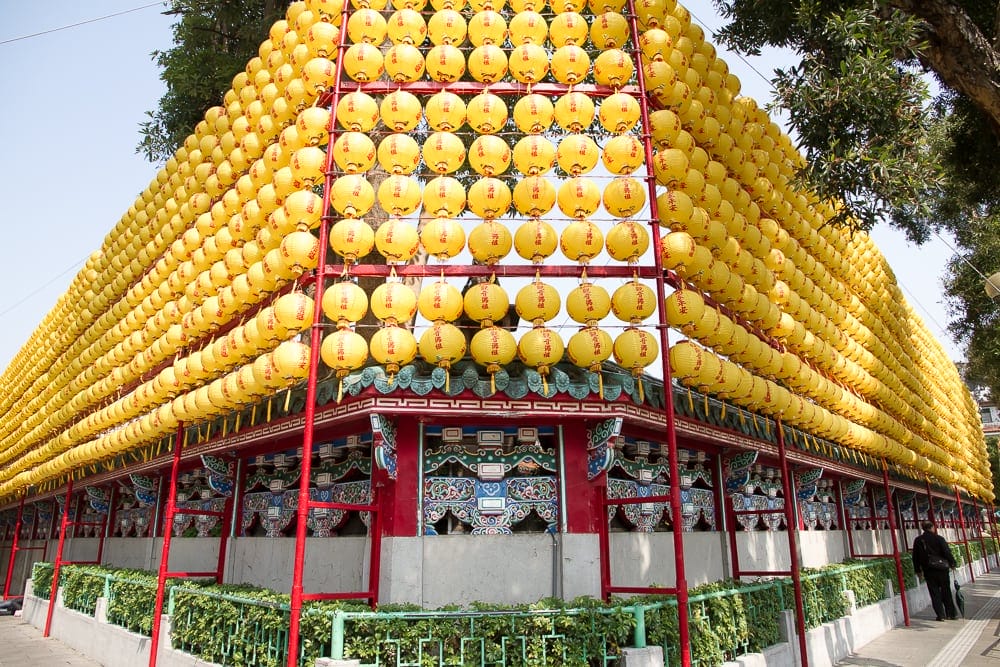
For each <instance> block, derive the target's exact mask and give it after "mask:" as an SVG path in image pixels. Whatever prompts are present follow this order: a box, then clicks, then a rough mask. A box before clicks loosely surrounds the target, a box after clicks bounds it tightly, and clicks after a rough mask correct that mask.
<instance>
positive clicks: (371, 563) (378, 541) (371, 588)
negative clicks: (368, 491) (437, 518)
mask: <svg viewBox="0 0 1000 667" xmlns="http://www.w3.org/2000/svg"><path fill="white" fill-rule="evenodd" d="M372 472H374V470H372ZM380 488H382V487H381V486H378V487H376V486H375V485H374V484H372V500H371V504H372V505H374V506H376V507H378V511H376V512H372V514H371V519H370V520H369V523H371V528H369V533H370V535H371V538H370V539H371V550H372V555H371V557H370V558H369V559H368V594H369V595H370V596H371V605H372V607H374V606H375V603H376V601H377V600H378V591H379V577H380V576H381V574H382V558H381V554H382V507H381V506H380V505H379V504H378V503H377V502H375V501H376V500H377V498H376V496H381V493H379V489H380Z"/></svg>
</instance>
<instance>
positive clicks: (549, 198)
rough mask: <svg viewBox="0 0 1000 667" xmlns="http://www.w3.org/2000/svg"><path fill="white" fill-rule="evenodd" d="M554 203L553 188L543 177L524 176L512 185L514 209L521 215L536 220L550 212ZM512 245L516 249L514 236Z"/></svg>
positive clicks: (554, 191) (554, 193) (554, 192)
mask: <svg viewBox="0 0 1000 667" xmlns="http://www.w3.org/2000/svg"><path fill="white" fill-rule="evenodd" d="M555 203H556V189H555V186H554V185H552V183H551V182H550V181H549V180H548V179H547V178H545V177H544V176H526V177H525V178H522V179H521V180H519V181H518V182H517V184H516V185H514V208H516V209H517V210H518V212H520V213H521V214H522V215H526V216H529V217H531V218H537V217H539V216H542V215H545V214H546V213H548V212H549V211H551V210H552V207H553V206H554V205H555ZM522 226H523V225H522ZM514 244H515V247H516V246H517V238H516V236H515V239H514ZM554 251H555V248H554V247H553V252H554ZM522 256H523V255H522Z"/></svg>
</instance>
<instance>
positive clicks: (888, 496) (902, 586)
mask: <svg viewBox="0 0 1000 667" xmlns="http://www.w3.org/2000/svg"><path fill="white" fill-rule="evenodd" d="M882 488H883V489H885V513H886V514H887V515H888V517H889V532H890V533H891V534H892V560H893V562H894V563H895V564H896V581H897V582H898V583H899V599H900V601H901V602H902V603H903V625H905V626H906V627H910V605H909V603H908V602H907V601H906V581H905V579H904V578H903V559H902V558H900V555H899V540H897V539H896V515H895V512H894V511H893V507H892V489H890V488H889V469H888V467H886V464H885V459H882Z"/></svg>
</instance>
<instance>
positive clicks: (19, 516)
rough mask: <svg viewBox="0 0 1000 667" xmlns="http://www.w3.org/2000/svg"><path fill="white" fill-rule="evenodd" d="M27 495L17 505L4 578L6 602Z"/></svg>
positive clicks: (4, 597) (12, 575) (8, 595)
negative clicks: (12, 538) (12, 539)
mask: <svg viewBox="0 0 1000 667" xmlns="http://www.w3.org/2000/svg"><path fill="white" fill-rule="evenodd" d="M27 495H28V494H27V493H25V494H23V495H22V496H21V500H20V501H19V502H18V503H17V519H15V520H14V541H13V542H12V543H11V545H10V559H9V560H8V561H7V576H6V577H4V582H3V599H4V600H6V599H7V598H8V597H10V582H11V579H13V577H14V561H15V560H16V559H17V548H18V547H17V544H18V541H20V539H21V521H22V520H23V516H24V498H25V496H27Z"/></svg>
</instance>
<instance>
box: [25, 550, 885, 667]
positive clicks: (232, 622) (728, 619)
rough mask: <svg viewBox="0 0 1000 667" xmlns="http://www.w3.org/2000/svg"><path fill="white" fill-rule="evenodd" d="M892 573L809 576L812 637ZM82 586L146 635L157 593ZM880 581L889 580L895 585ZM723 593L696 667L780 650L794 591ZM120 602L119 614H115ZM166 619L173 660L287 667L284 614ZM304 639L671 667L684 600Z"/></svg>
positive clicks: (362, 619) (395, 650)
mask: <svg viewBox="0 0 1000 667" xmlns="http://www.w3.org/2000/svg"><path fill="white" fill-rule="evenodd" d="M45 567H48V568H49V569H50V570H51V568H52V565H51V564H49V563H36V564H35V566H34V568H33V571H32V576H33V577H34V576H37V575H38V574H41V569H42V568H45ZM885 567H886V566H885V565H884V564H882V563H880V562H879V561H869V562H862V563H851V564H844V565H842V566H840V567H835V568H828V569H824V570H821V571H816V572H808V573H805V574H803V577H802V579H803V581H804V582H806V586H805V588H806V590H805V596H806V605H805V607H806V614H807V617H808V618H807V621H808V626H809V627H816V626H817V625H819V624H821V623H823V622H827V621H829V620H833V619H835V618H837V617H839V616H842V615H843V613H845V612H846V611H847V609H846V605H844V604H843V603H842V601H843V597H844V596H843V593H844V591H846V590H849V588H850V586H851V585H852V582H853V585H855V586H856V587H857V584H859V583H860V580H859V579H857V578H856V577H855V576H854V574H853V573H860V572H862V571H864V570H870V569H875V568H883V569H884V568H885ZM71 572H72V570H71ZM64 573H65V570H64ZM75 574H77V575H79V574H83V575H84V576H86V577H96V578H102V579H103V584H102V586H100V587H96V588H100V589H102V590H103V595H104V597H105V598H107V600H108V621H109V622H110V623H113V624H115V625H120V626H122V627H125V628H127V629H129V630H132V631H133V632H139V633H141V634H146V635H148V634H149V632H150V623H149V620H150V619H149V616H150V614H151V612H152V600H153V596H154V595H155V591H156V586H155V582H154V581H152V580H150V581H143V580H137V579H135V578H133V577H130V576H122V575H116V574H114V573H113V572H109V573H107V574H101V573H86V572H85V573H79V572H78V573H75ZM64 576H65V574H64ZM869 578H870V577H869ZM885 578H887V579H890V580H892V577H891V576H889V575H887V576H886V577H885ZM727 585H732V582H720V583H718V584H715V585H714V586H715V587H717V588H716V590H708V591H704V592H701V593H695V594H693V595H691V597H690V599H689V610H690V619H691V623H692V625H691V628H692V638H693V640H696V641H697V642H700V643H703V644H705V646H704V647H702V648H701V649H699V650H697V651H696V652H695V657H699V658H700V660H696V661H695V664H697V665H700V667H708V666H709V665H717V664H721V663H722V662H723V661H724V660H732V659H734V658H736V657H737V656H739V655H742V654H744V653H748V652H757V651H761V650H763V649H764V648H766V647H767V646H770V645H773V644H776V643H778V642H779V641H781V639H780V630H779V624H780V613H781V612H782V611H784V610H787V609H790V608H791V588H790V587H791V582H790V580H789V579H787V578H780V579H769V580H762V581H759V582H756V583H752V584H747V585H741V586H738V587H737V588H724V587H725V586H727ZM867 586H868V590H866V591H865V592H864V593H861V592H860V591H855V592H856V594H857V597H858V602H859V604H866V603H867V604H870V603H872V602H874V601H877V600H879V599H884V597H885V593H884V591H885V586H884V582H882V583H881V584H880V582H877V581H870V582H868V583H867ZM785 587H789V590H787V591H786V590H785ZM45 588H46V590H48V589H47V587H45ZM87 588H88V590H90V589H93V588H95V587H93V586H90V587H87ZM264 593H265V594H267V595H271V593H270V592H266V591H264ZM80 597H81V600H83V597H84V596H80ZM90 597H93V596H89V597H87V599H86V600H85V602H87V604H86V605H85V604H83V602H80V604H78V605H76V606H74V608H78V610H80V611H86V610H85V609H84V608H82V607H87V606H88V605H90V602H89V600H90ZM119 598H121V600H120V601H121V602H122V603H123V604H117V601H119ZM140 598H141V599H140ZM147 598H148V600H147ZM831 601H833V603H831ZM838 602H839V604H838ZM90 613H93V609H92V607H91V608H90ZM167 613H168V614H169V615H170V617H171V627H172V628H173V631H172V633H171V634H172V638H173V642H172V643H173V647H174V648H175V649H178V650H181V651H184V652H187V653H190V654H192V655H195V656H198V657H200V658H202V659H204V660H208V661H211V662H215V663H218V664H222V665H235V664H241V665H282V664H284V663H285V662H286V661H287V650H288V623H289V618H290V611H289V605H288V603H287V602H283V601H273V600H262V599H252V598H250V597H243V596H241V595H240V594H239V593H236V594H228V593H221V592H218V591H216V590H211V589H204V588H198V587H195V586H193V585H192V584H191V582H184V583H178V584H176V585H174V586H172V587H171V588H170V590H169V594H168V603H167ZM219 619H224V620H223V621H220V620H219ZM302 628H303V634H302V642H301V644H300V656H301V657H300V664H302V665H311V664H312V661H313V660H314V659H315V658H317V657H332V658H335V659H343V658H350V659H358V660H360V661H361V664H362V665H365V666H371V667H376V666H378V667H381V666H384V665H385V666H388V665H392V666H393V667H410V666H414V667H417V666H419V667H450V666H453V665H461V666H463V667H464V666H465V665H480V666H481V667H487V666H489V667H513V666H515V665H546V666H556V665H604V666H607V665H612V664H616V663H617V661H618V660H619V659H620V655H621V649H622V648H623V647H625V646H634V647H639V648H642V647H646V646H655V645H659V646H661V647H662V648H663V650H664V656H665V657H666V658H667V662H668V664H670V663H671V662H672V661H676V659H677V658H678V653H677V646H676V632H677V600H676V598H675V597H673V596H667V595H664V596H649V597H644V598H631V599H629V600H622V601H621V604H619V605H612V606H598V605H595V606H584V607H573V608H552V609H529V608H522V609H515V610H496V609H476V610H463V611H457V610H456V611H427V612H424V611H368V610H361V609H359V610H357V611H354V610H346V609H344V608H342V607H340V608H334V607H333V605H332V604H330V603H320V604H315V605H309V606H308V607H307V608H306V609H305V610H304V611H303V616H302ZM696 648H697V647H696Z"/></svg>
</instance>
